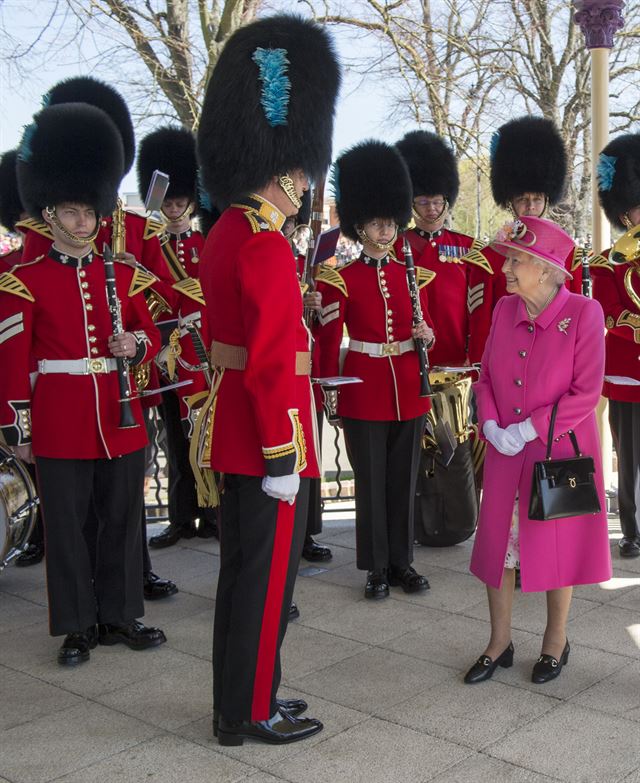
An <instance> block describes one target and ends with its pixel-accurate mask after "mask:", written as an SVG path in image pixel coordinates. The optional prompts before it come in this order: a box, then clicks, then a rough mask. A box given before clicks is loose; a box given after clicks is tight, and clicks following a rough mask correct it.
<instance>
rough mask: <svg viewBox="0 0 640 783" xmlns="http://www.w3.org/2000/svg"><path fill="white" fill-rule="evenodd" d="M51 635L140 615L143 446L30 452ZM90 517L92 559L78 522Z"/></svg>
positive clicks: (141, 607)
mask: <svg viewBox="0 0 640 783" xmlns="http://www.w3.org/2000/svg"><path fill="white" fill-rule="evenodd" d="M36 467H37V471H38V483H39V489H40V494H41V496H42V505H43V515H44V529H45V558H46V564H47V591H48V594H49V626H50V632H51V635H52V636H61V635H64V634H68V633H74V632H81V631H84V630H86V629H87V628H88V627H89V626H91V625H94V624H95V623H97V622H100V623H113V624H116V625H120V624H124V623H129V622H131V621H132V620H134V619H135V618H136V617H140V616H142V615H143V614H144V601H143V594H142V551H141V535H140V514H141V506H142V503H143V482H142V476H143V475H144V449H139V450H138V451H134V452H132V453H131V454H125V455H124V456H122V457H118V458H116V459H112V460H109V459H51V458H48V457H37V458H36ZM92 518H95V521H96V525H97V527H96V538H95V564H94V562H93V560H94V558H93V556H92V551H91V545H90V543H89V541H88V540H87V538H86V537H85V527H86V525H87V523H89V524H91V520H92Z"/></svg>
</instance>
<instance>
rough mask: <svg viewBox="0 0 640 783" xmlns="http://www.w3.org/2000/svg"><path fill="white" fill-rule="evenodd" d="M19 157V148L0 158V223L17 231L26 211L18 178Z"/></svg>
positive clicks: (10, 229)
mask: <svg viewBox="0 0 640 783" xmlns="http://www.w3.org/2000/svg"><path fill="white" fill-rule="evenodd" d="M17 157H18V150H9V152H5V153H4V155H3V156H2V158H0V223H2V225H3V226H4V227H5V228H8V229H9V231H15V227H16V223H17V222H18V221H19V220H20V215H21V214H22V213H23V212H24V207H23V206H22V201H20V194H19V193H18V180H17V178H16V160H17Z"/></svg>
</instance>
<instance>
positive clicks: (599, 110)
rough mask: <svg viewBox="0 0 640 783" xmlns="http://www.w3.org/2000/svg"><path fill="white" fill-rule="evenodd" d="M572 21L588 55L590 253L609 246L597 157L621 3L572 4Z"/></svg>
mask: <svg viewBox="0 0 640 783" xmlns="http://www.w3.org/2000/svg"><path fill="white" fill-rule="evenodd" d="M574 5H575V8H576V14H575V16H574V20H575V22H576V24H578V25H580V29H581V30H582V32H583V34H584V37H585V43H586V45H587V48H588V49H589V50H590V51H591V206H592V216H593V217H592V223H593V231H592V234H593V250H594V252H595V253H601V252H602V251H603V250H604V249H605V248H607V247H609V245H610V244H611V230H610V227H609V223H608V221H607V219H606V218H605V216H604V213H603V212H602V210H601V209H600V204H599V202H598V178H597V174H596V169H597V165H598V155H599V154H600V152H601V151H602V149H603V147H604V146H605V145H606V143H607V141H608V140H609V51H610V50H611V49H612V48H613V36H614V35H615V33H616V32H617V31H618V30H620V29H621V28H622V27H623V26H624V18H623V16H622V8H623V7H624V0H575V2H574Z"/></svg>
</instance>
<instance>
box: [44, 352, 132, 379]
mask: <svg viewBox="0 0 640 783" xmlns="http://www.w3.org/2000/svg"><path fill="white" fill-rule="evenodd" d="M117 369H118V364H117V362H116V360H115V359H114V358H112V357H109V358H107V357H106V356H98V357H97V358H95V359H40V361H39V362H38V372H39V373H42V374H43V375H47V374H49V373H66V374H67V375H93V374H94V373H106V372H113V371H114V370H117Z"/></svg>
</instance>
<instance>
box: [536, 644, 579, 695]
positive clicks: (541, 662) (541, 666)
mask: <svg viewBox="0 0 640 783" xmlns="http://www.w3.org/2000/svg"><path fill="white" fill-rule="evenodd" d="M570 649H571V648H570V647H569V640H568V639H567V642H566V644H565V646H564V650H563V651H562V655H561V656H560V660H558V659H557V658H554V657H553V655H541V656H540V657H539V658H538V660H537V661H536V662H535V664H534V666H533V671H532V672H531V682H535V683H537V684H538V685H542V683H544V682H549V680H555V678H556V677H559V676H560V672H561V671H562V667H563V666H564V665H565V663H566V662H567V661H568V660H569V650H570Z"/></svg>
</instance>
